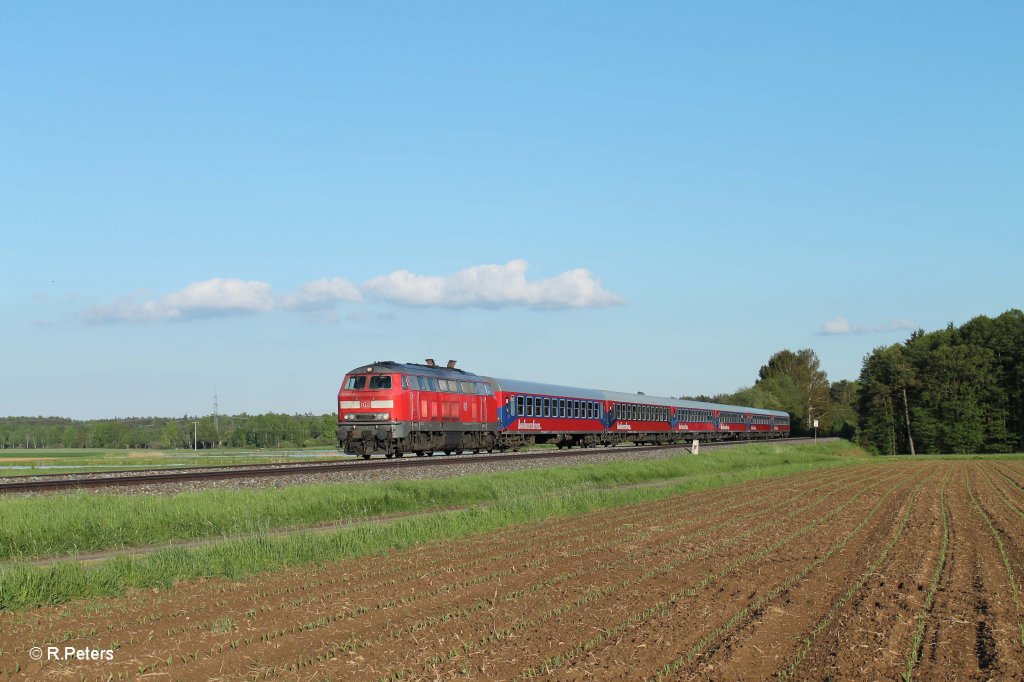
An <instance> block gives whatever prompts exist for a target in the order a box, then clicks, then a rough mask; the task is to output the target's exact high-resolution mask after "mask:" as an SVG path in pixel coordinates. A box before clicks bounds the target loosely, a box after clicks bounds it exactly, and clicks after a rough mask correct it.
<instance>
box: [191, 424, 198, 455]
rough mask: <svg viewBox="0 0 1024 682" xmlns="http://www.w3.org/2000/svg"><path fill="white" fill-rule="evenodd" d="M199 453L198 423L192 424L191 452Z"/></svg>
mask: <svg viewBox="0 0 1024 682" xmlns="http://www.w3.org/2000/svg"><path fill="white" fill-rule="evenodd" d="M198 451H199V422H192V452H198Z"/></svg>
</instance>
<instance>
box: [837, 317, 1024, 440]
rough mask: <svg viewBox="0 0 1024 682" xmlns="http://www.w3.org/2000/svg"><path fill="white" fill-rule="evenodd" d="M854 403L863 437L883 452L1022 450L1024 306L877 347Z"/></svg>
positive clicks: (864, 368) (865, 369)
mask: <svg viewBox="0 0 1024 682" xmlns="http://www.w3.org/2000/svg"><path fill="white" fill-rule="evenodd" d="M857 409H858V413H859V416H860V429H859V440H860V443H861V444H862V445H863V446H864V447H866V448H868V449H869V450H871V451H872V452H875V453H878V454H883V455H892V454H915V453H975V452H982V453H984V452H1021V451H1024V313H1022V312H1021V311H1020V310H1016V309H1014V310H1009V311H1007V312H1005V313H1003V314H1002V315H999V316H998V317H995V318H991V317H986V316H979V317H975V318H974V319H972V320H970V321H969V322H967V323H965V324H963V325H961V326H960V327H954V326H953V325H952V324H950V325H949V326H948V327H946V328H945V329H942V330H939V331H934V332H924V331H921V330H919V331H916V332H914V333H913V334H911V336H910V338H909V339H907V340H906V341H905V342H903V343H897V344H893V345H891V346H886V347H881V348H876V349H875V350H873V351H872V352H871V353H870V354H869V355H868V356H867V357H866V358H865V359H864V365H863V368H862V369H861V373H860V395H859V398H858V401H857Z"/></svg>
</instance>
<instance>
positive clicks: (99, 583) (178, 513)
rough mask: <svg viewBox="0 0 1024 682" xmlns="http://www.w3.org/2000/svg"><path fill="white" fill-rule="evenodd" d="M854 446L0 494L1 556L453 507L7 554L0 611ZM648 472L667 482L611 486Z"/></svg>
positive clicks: (383, 545) (500, 521) (788, 468)
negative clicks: (100, 552) (494, 470)
mask: <svg viewBox="0 0 1024 682" xmlns="http://www.w3.org/2000/svg"><path fill="white" fill-rule="evenodd" d="M859 452H860V451H859V450H856V449H854V448H852V447H851V446H850V445H849V444H848V443H829V444H822V445H818V446H812V445H807V446H781V447H780V446H774V445H751V446H745V447H743V448H736V449H733V450H727V451H721V452H716V453H714V454H711V455H705V456H699V457H692V456H680V457H675V458H672V459H666V460H656V461H649V462H621V463H610V464H601V465H589V466H575V467H558V468H551V469H544V470H531V471H521V472H514V473H508V474H500V475H491V476H471V477H460V478H454V479H443V480H427V481H394V482H389V483H380V484H335V485H321V486H296V487H291V488H285V489H280V490H231V491H203V492H197V493H190V494H184V495H177V496H173V497H166V496H122V495H95V494H88V493H80V494H75V495H70V496H47V497H35V498H20V499H11V500H0V549H2V552H3V556H5V557H8V558H10V557H18V556H27V555H38V554H58V553H62V552H67V551H70V550H74V549H76V548H77V549H78V550H85V549H103V548H113V547H123V546H133V545H143V544H156V543H160V542H167V541H171V540H178V539H186V538H198V537H218V536H223V535H229V534H233V533H238V532H253V531H267V530H270V529H273V528H279V527H283V526H290V525H305V524H313V523H317V522H324V521H330V520H337V519H359V518H369V517H373V516H379V515H383V514H392V513H397V512H415V511H429V510H443V509H446V508H452V507H462V508H461V509H456V510H453V511H447V512H441V513H435V514H430V515H418V516H409V517H404V518H399V519H396V520H392V521H390V522H387V523H368V524H360V525H356V526H353V527H349V528H345V529H342V530H338V531H333V532H325V533H317V534H298V535H293V536H287V537H280V538H271V537H267V536H265V535H257V536H256V537H255V538H249V539H245V540H225V541H224V542H221V543H218V544H215V545H211V546H206V547H201V548H195V549H181V548H178V549H166V550H161V551H158V552H155V553H153V554H149V555H146V556H142V557H130V556H119V557H116V558H113V559H110V560H107V561H104V562H102V563H99V564H96V565H95V566H91V567H87V566H85V565H83V564H81V563H79V562H77V561H62V562H59V563H55V564H52V565H50V566H47V567H42V568H35V567H31V566H28V565H26V564H25V563H23V562H17V561H15V562H13V563H10V562H9V563H8V564H6V565H5V566H3V567H0V609H14V608H24V607H28V606H33V605H38V604H57V603H62V602H65V601H68V600H71V599H78V598H83V597H92V596H110V595H117V594H122V593H123V592H124V590H126V589H128V588H130V587H153V586H170V585H172V584H173V583H174V582H175V581H176V580H182V579H195V578H203V577H214V576H222V577H228V578H232V579H238V578H241V577H244V576H246V575H249V574H252V573H257V572H261V571H268V570H273V569H277V568H281V567H286V566H296V565H301V564H307V563H312V562H323V561H331V560H337V559H343V558H352V557H360V556H370V555H374V554H379V553H383V552H387V551H389V550H397V549H403V548H406V547H410V546H412V545H415V544H417V543H422V542H429V541H437V540H447V539H453V538H458V537H463V536H466V535H469V534H473V533H483V532H488V531H492V530H496V529H499V528H504V527H507V526H510V525H514V524H522V523H529V522H535V521H541V520H544V519H548V518H553V517H557V516H566V515H572V514H581V513H585V512H587V511H592V510H596V509H601V508H607V507H611V506H619V505H626V504H633V503H639V502H645V501H651V500H656V499H660V498H664V497H667V496H670V495H677V494H681V493H685V492H691V491H695V490H703V489H708V488H714V487H719V486H724V485H728V484H731V483H738V482H741V481H746V480H750V479H754V478H766V477H773V476H784V475H788V474H792V473H797V472H800V471H808V470H812V469H821V468H828V467H835V466H844V465H849V464H854V463H857V462H862V461H867V458H866V457H865V458H863V459H862V458H861V457H850V456H849V455H850V454H856V453H859ZM656 481H665V482H669V484H668V485H664V486H659V487H637V488H622V487H619V486H624V485H630V484H638V483H650V482H656Z"/></svg>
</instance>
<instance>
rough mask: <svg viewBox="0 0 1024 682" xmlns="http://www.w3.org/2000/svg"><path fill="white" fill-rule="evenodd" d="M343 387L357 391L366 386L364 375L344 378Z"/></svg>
mask: <svg viewBox="0 0 1024 682" xmlns="http://www.w3.org/2000/svg"><path fill="white" fill-rule="evenodd" d="M345 388H346V389H347V390H349V391H358V390H360V389H363V388H366V377H363V376H358V377H349V378H348V379H346V380H345Z"/></svg>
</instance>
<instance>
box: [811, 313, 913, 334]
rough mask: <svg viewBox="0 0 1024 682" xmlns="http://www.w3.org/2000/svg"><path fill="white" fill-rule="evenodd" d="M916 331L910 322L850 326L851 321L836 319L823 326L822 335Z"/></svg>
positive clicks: (843, 318)
mask: <svg viewBox="0 0 1024 682" xmlns="http://www.w3.org/2000/svg"><path fill="white" fill-rule="evenodd" d="M916 329H917V325H916V324H914V323H913V322H911V321H910V320H893V321H892V322H890V323H889V324H875V325H855V324H850V321H849V320H847V319H846V318H845V317H836V318H833V319H831V320H829V321H828V322H826V323H825V324H824V325H822V328H821V332H820V333H822V334H825V335H830V336H834V335H842V334H877V333H880V332H894V331H901V330H903V331H914V330H916Z"/></svg>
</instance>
